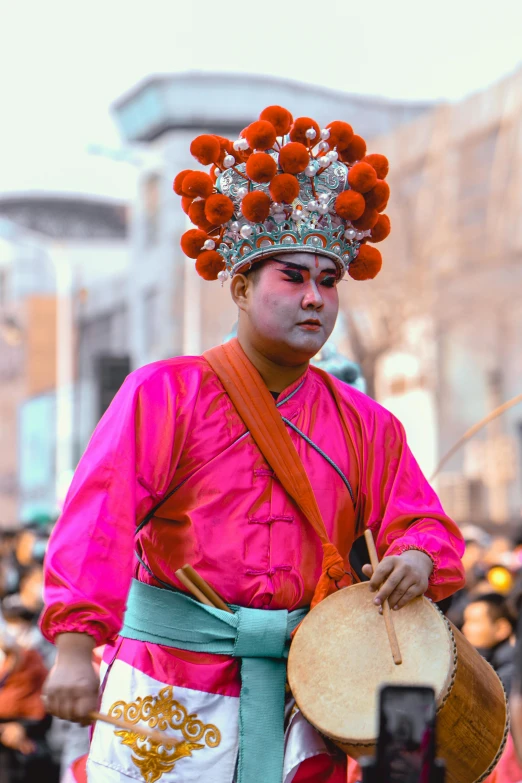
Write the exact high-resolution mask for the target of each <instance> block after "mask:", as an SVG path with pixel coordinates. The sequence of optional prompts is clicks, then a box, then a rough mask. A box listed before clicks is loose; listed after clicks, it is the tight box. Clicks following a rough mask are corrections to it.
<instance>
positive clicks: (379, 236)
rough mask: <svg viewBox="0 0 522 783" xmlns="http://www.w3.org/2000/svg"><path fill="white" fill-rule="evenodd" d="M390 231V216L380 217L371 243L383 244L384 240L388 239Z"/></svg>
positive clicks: (374, 228) (373, 229)
mask: <svg viewBox="0 0 522 783" xmlns="http://www.w3.org/2000/svg"><path fill="white" fill-rule="evenodd" d="M390 231H391V224H390V218H389V217H388V215H379V219H378V220H377V223H376V224H375V225H374V227H373V228H372V235H371V237H370V242H382V240H383V239H386V237H387V236H388V234H389V233H390Z"/></svg>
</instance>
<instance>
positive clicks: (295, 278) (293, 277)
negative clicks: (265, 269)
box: [281, 269, 304, 283]
mask: <svg viewBox="0 0 522 783" xmlns="http://www.w3.org/2000/svg"><path fill="white" fill-rule="evenodd" d="M281 271H282V272H283V274H285V275H286V276H287V278H288V280H290V281H291V282H292V283H302V282H304V280H303V275H302V274H301V272H296V271H295V270H293V269H282V270H281Z"/></svg>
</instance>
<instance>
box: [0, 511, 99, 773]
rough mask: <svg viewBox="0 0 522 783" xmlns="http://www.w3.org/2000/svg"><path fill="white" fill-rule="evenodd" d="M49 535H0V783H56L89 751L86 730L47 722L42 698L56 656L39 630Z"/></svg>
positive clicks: (42, 530) (37, 529)
mask: <svg viewBox="0 0 522 783" xmlns="http://www.w3.org/2000/svg"><path fill="white" fill-rule="evenodd" d="M50 530H51V526H50V525H45V524H44V525H42V524H38V523H35V524H34V525H29V526H26V527H24V528H23V529H16V530H3V531H2V532H1V534H0V603H1V616H0V783H36V781H38V782H39V783H41V782H42V781H45V783H58V781H59V780H60V779H63V775H64V773H65V771H66V769H67V767H68V766H69V764H70V763H71V761H72V760H73V759H74V758H76V757H77V756H80V755H82V754H83V753H85V752H86V750H87V748H88V742H89V733H88V729H87V728H83V727H81V726H76V725H72V724H67V723H66V722H65V721H59V720H57V719H55V718H51V716H50V715H48V714H46V712H45V708H44V705H43V702H42V699H41V694H42V687H43V684H44V681H45V679H46V677H47V672H48V671H49V669H50V668H51V666H52V665H53V662H54V656H55V648H54V646H53V645H52V644H50V643H49V642H47V641H46V640H45V639H44V638H43V636H42V634H41V633H40V630H39V628H38V617H39V614H40V611H41V609H42V585H43V560H44V555H45V551H46V548H47V542H48V540H49V535H50Z"/></svg>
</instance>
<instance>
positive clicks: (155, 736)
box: [89, 712, 176, 745]
mask: <svg viewBox="0 0 522 783" xmlns="http://www.w3.org/2000/svg"><path fill="white" fill-rule="evenodd" d="M89 718H90V719H91V720H92V721H98V720H100V721H102V723H110V724H111V726H116V727H117V728H119V729H123V730H124V731H131V732H132V733H133V734H139V735H140V736H141V737H145V738H146V739H149V740H151V742H157V743H158V745H174V744H175V743H176V740H174V739H172V738H171V737H170V738H169V737H167V736H165V734H162V733H161V732H160V731H154V730H153V729H146V728H143V726H135V725H134V724H133V723H128V721H126V720H122V718H114V717H113V716H112V715H105V714H104V713H103V712H90V713H89Z"/></svg>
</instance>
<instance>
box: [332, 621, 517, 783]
mask: <svg viewBox="0 0 522 783" xmlns="http://www.w3.org/2000/svg"><path fill="white" fill-rule="evenodd" d="M448 622H449V621H448ZM451 629H452V631H453V634H454V638H455V646H456V670H455V677H454V679H453V682H452V684H451V685H450V690H449V691H448V693H447V694H446V696H445V697H444V698H443V701H442V704H440V705H438V709H437V748H438V752H439V754H440V756H441V757H442V758H444V760H445V762H446V783H478V782H479V781H481V780H484V779H485V778H486V777H487V776H488V775H489V774H490V773H491V772H492V771H493V769H494V767H495V766H496V765H497V763H498V761H499V759H500V756H501V755H502V752H503V750H504V746H505V743H506V739H507V731H508V728H509V720H508V710H507V705H506V698H505V693H504V688H503V687H502V683H501V682H500V680H499V678H498V675H497V674H496V672H495V671H494V670H493V668H492V667H491V666H490V665H489V663H487V661H485V660H484V659H483V658H482V656H481V655H479V654H478V653H477V651H476V650H475V649H474V648H473V647H472V646H471V645H470V644H469V642H468V641H467V640H466V639H465V638H464V636H463V635H462V634H461V633H460V631H458V630H457V629H456V628H455V627H454V626H452V627H451ZM334 742H335V744H336V745H338V747H340V748H341V749H342V750H343V751H344V752H345V753H347V754H348V755H349V756H351V757H352V758H354V759H358V758H360V757H361V756H371V755H373V754H374V752H375V748H376V742H373V743H372V744H368V745H367V744H364V745H359V744H351V743H349V742H339V741H337V740H334Z"/></svg>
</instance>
